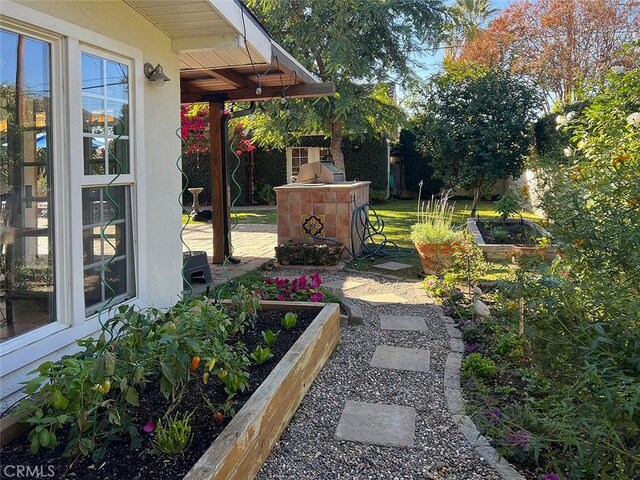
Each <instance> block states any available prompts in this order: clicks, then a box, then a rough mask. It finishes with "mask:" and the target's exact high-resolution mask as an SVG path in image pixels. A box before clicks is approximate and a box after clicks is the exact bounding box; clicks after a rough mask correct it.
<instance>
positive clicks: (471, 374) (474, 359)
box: [462, 353, 498, 379]
mask: <svg viewBox="0 0 640 480" xmlns="http://www.w3.org/2000/svg"><path fill="white" fill-rule="evenodd" d="M497 373H498V366H497V365H496V364H495V362H494V361H493V360H491V359H490V358H487V357H485V356H484V355H482V354H480V353H471V354H469V355H468V356H467V357H466V358H465V359H464V361H463V362H462V376H463V377H464V378H478V379H487V378H491V377H494V376H495V375H497Z"/></svg>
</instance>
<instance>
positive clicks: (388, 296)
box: [360, 293, 407, 305]
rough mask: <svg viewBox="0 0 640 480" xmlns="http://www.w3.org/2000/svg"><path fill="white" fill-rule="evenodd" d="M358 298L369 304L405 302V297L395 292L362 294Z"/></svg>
mask: <svg viewBox="0 0 640 480" xmlns="http://www.w3.org/2000/svg"><path fill="white" fill-rule="evenodd" d="M360 300H363V301H365V302H367V303H368V304H370V305H389V304H393V303H407V299H406V298H403V297H401V296H399V295H396V294H395V293H380V294H378V295H362V296H361V297H360Z"/></svg>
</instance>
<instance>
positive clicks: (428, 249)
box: [415, 243, 456, 274]
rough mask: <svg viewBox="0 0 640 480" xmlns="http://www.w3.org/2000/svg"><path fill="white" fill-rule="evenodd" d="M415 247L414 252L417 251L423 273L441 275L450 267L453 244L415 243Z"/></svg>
mask: <svg viewBox="0 0 640 480" xmlns="http://www.w3.org/2000/svg"><path fill="white" fill-rule="evenodd" d="M415 246H416V250H418V255H420V261H421V262H422V269H423V270H424V272H425V273H429V274H433V273H435V274H441V273H442V272H444V271H445V270H446V269H447V268H448V267H450V266H451V263H452V261H453V251H454V249H455V247H456V245H455V244H451V243H444V244H439V245H432V244H426V243H416V244H415Z"/></svg>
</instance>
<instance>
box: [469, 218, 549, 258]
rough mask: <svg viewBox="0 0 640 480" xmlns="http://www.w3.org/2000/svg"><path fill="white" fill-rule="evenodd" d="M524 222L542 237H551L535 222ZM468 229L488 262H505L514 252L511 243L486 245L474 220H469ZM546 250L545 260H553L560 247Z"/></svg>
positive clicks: (526, 220) (527, 220)
mask: <svg viewBox="0 0 640 480" xmlns="http://www.w3.org/2000/svg"><path fill="white" fill-rule="evenodd" d="M523 221H524V223H527V224H529V225H530V226H532V227H533V228H535V229H536V230H538V231H539V232H540V233H541V234H542V235H545V236H550V235H549V232H547V230H545V229H544V228H542V227H541V226H540V225H537V224H536V223H535V222H532V221H531V220H529V219H526V218H525V219H523ZM467 229H468V231H469V233H470V234H471V235H472V236H473V240H474V241H475V243H476V245H478V247H480V250H482V251H483V252H484V253H485V255H486V256H487V260H494V261H501V260H502V261H504V260H505V259H507V258H508V256H509V254H510V253H511V252H513V245H512V244H509V243H505V244H502V243H485V241H484V238H483V237H482V234H481V233H480V230H479V229H478V226H477V225H476V220H475V219H474V218H469V219H467ZM545 248H546V250H545V252H544V258H545V260H553V259H554V258H555V257H556V254H557V252H558V246H557V245H549V246H547V247H545Z"/></svg>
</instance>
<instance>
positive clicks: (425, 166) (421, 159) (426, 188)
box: [393, 129, 443, 198]
mask: <svg viewBox="0 0 640 480" xmlns="http://www.w3.org/2000/svg"><path fill="white" fill-rule="evenodd" d="M393 154H394V155H397V156H399V157H402V162H403V165H404V169H403V170H404V171H403V174H404V178H403V184H404V187H405V188H406V189H407V190H409V191H410V192H415V193H418V190H419V189H420V187H419V183H420V181H421V180H424V184H423V187H422V194H423V197H424V198H429V197H430V196H431V195H433V194H435V193H438V192H439V191H440V190H441V189H442V185H443V184H442V182H441V181H440V180H438V179H435V178H433V168H432V167H431V165H430V163H429V157H427V156H425V155H423V154H422V153H420V152H419V151H418V149H417V148H416V134H415V132H413V131H412V130H406V129H402V131H401V132H400V139H399V141H398V143H396V144H395V145H394V146H393Z"/></svg>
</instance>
